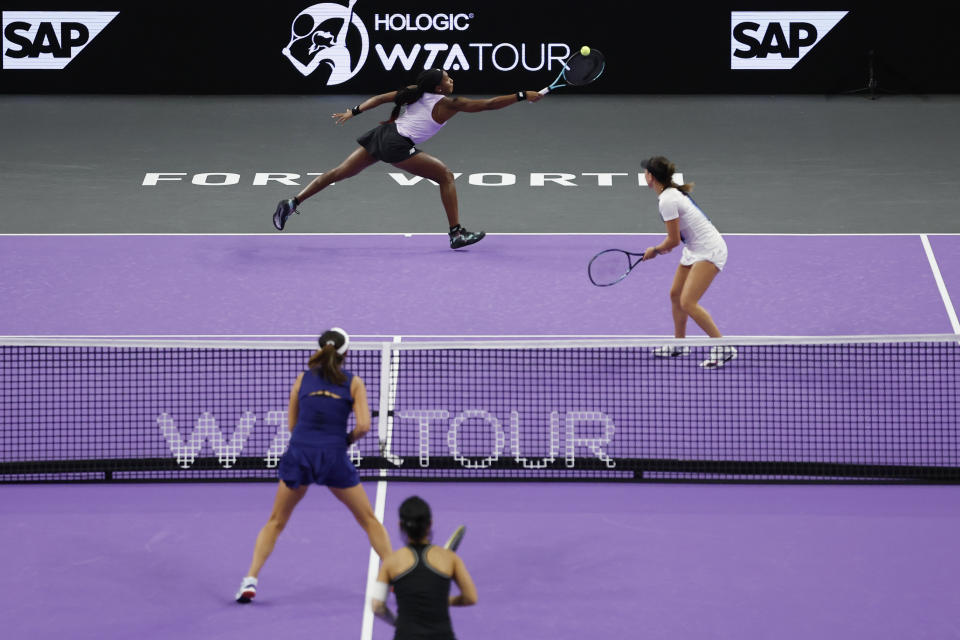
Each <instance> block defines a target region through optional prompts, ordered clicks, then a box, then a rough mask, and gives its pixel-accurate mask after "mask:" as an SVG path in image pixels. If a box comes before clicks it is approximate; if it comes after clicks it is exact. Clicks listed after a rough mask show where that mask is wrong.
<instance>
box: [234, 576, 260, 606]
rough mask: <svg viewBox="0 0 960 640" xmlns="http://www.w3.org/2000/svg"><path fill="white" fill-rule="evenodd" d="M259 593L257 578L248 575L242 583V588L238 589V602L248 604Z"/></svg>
mask: <svg viewBox="0 0 960 640" xmlns="http://www.w3.org/2000/svg"><path fill="white" fill-rule="evenodd" d="M256 595H257V579H256V578H253V577H251V576H247V577H246V578H244V579H243V582H241V583H240V589H239V590H238V591H237V595H236V598H237V602H240V603H243V604H247V603H248V602H250V601H251V600H253V599H254V597H255V596H256Z"/></svg>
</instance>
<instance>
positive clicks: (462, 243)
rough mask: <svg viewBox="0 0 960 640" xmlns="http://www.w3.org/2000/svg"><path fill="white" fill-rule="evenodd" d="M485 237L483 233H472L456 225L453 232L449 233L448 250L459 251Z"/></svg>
mask: <svg viewBox="0 0 960 640" xmlns="http://www.w3.org/2000/svg"><path fill="white" fill-rule="evenodd" d="M485 235H487V233H486V232H485V231H481V232H479V233H473V232H472V231H467V230H466V229H464V228H463V227H461V226H459V225H458V226H457V228H456V229H455V230H453V231H451V232H450V248H451V249H459V248H460V247H466V246H468V245H471V244H474V243H477V242H480V241H481V240H483V236H485Z"/></svg>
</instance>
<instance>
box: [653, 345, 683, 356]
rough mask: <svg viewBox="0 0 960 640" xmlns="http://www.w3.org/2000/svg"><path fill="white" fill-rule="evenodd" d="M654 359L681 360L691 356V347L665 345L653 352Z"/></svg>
mask: <svg viewBox="0 0 960 640" xmlns="http://www.w3.org/2000/svg"><path fill="white" fill-rule="evenodd" d="M652 353H653V357H654V358H681V357H683V356H688V355H690V347H687V346H681V345H664V346H662V347H657V348H656V349H654V350H653V352H652Z"/></svg>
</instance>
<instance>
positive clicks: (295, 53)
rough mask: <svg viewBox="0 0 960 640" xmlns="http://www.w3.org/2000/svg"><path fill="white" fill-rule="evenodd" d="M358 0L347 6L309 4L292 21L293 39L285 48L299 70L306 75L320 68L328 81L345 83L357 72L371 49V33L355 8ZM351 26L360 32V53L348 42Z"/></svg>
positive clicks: (350, 41)
mask: <svg viewBox="0 0 960 640" xmlns="http://www.w3.org/2000/svg"><path fill="white" fill-rule="evenodd" d="M356 3H357V0H349V3H348V4H347V5H346V6H344V5H342V4H335V3H332V2H324V3H321V4H315V5H313V6H310V7H307V8H306V9H304V10H303V11H301V12H300V15H298V16H297V17H296V18H294V20H293V24H291V25H290V42H288V43H287V46H286V47H284V48H283V55H285V56H286V57H287V58H288V59H289V60H290V62H291V63H292V64H293V66H294V67H295V68H296V70H297V71H299V72H300V73H302V74H303V75H304V76H309V75H312V74H313V73H314V72H316V71H317V70H318V69H320V70H321V72H322V74H321V75H325V76H326V81H325V82H326V84H327V85H336V84H343V83H344V82H346V81H347V80H349V79H350V78H352V77H353V76H355V75H357V72H359V71H360V68H361V67H363V63H364V62H366V61H367V54H368V53H369V51H370V37H369V35H368V34H367V28H366V27H365V26H364V24H363V22H362V21H361V20H360V18H359V17H357V14H356V13H354V12H353V6H354V5H355V4H356ZM351 28H352V30H353V31H355V32H356V33H357V34H359V36H360V51H359V55H354V52H352V51H351V50H350V46H349V43H352V42H353V43H354V48H356V44H355V42H354V41H355V40H356V39H355V38H351V37H350V36H351Z"/></svg>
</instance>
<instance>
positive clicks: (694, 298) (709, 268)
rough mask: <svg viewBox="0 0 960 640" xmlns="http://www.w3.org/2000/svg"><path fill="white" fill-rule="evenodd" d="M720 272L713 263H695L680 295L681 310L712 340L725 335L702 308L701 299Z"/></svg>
mask: <svg viewBox="0 0 960 640" xmlns="http://www.w3.org/2000/svg"><path fill="white" fill-rule="evenodd" d="M718 273H720V270H719V269H717V265H715V264H713V263H712V262H707V261H702V262H697V263H694V265H693V266H692V267H690V273H689V275H688V277H687V279H686V282H685V283H684V285H683V291H682V292H681V293H680V309H681V311H683V312H684V313H686V314H687V315H688V316H690V317H691V318H693V321H694V322H696V323H697V326H699V327H700V328H701V329H703V331H704V333H706V334H707V335H708V336H710V337H711V338H722V337H723V334H721V333H720V330H719V329H717V325H716V324H714V322H713V318H711V317H710V314H709V313H707V310H706V309H704V308H703V307H701V306H700V298H701V297H702V296H703V294H704V293H706V292H707V287H709V286H710V283H712V282H713V279H714V278H715V277H717V274H718Z"/></svg>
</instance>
